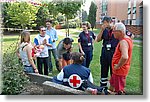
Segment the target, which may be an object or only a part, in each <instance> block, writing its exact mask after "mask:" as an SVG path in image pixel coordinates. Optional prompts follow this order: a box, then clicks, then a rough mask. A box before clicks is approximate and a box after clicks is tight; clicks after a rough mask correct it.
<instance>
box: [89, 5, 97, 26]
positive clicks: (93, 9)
mask: <svg viewBox="0 0 150 102" xmlns="http://www.w3.org/2000/svg"><path fill="white" fill-rule="evenodd" d="M96 11H97V6H96V5H95V3H94V2H91V6H90V10H89V16H88V21H89V22H90V24H91V28H92V29H93V28H94V27H95V22H96Z"/></svg>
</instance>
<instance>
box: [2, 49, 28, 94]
mask: <svg viewBox="0 0 150 102" xmlns="http://www.w3.org/2000/svg"><path fill="white" fill-rule="evenodd" d="M10 52H14V51H13V50H12V49H9V50H7V52H6V53H4V55H3V67H2V73H3V90H2V94H5V95H15V94H19V93H21V90H22V89H23V88H24V86H25V85H26V84H27V83H28V82H29V81H28V78H27V76H26V75H25V74H24V72H23V67H22V66H21V65H20V64H18V59H17V56H16V54H15V53H10Z"/></svg>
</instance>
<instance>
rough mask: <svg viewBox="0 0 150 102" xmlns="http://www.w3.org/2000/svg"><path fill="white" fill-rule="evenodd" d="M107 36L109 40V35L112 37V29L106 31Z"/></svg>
mask: <svg viewBox="0 0 150 102" xmlns="http://www.w3.org/2000/svg"><path fill="white" fill-rule="evenodd" d="M108 37H109V41H110V39H111V37H112V30H109V31H108Z"/></svg>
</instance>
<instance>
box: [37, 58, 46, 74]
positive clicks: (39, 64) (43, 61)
mask: <svg viewBox="0 0 150 102" xmlns="http://www.w3.org/2000/svg"><path fill="white" fill-rule="evenodd" d="M48 62H49V59H48V57H45V58H40V57H37V67H38V71H39V74H43V68H42V66H43V65H44V75H48Z"/></svg>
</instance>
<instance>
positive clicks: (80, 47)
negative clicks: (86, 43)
mask: <svg viewBox="0 0 150 102" xmlns="http://www.w3.org/2000/svg"><path fill="white" fill-rule="evenodd" d="M78 46H79V49H80V51H81V53H82V54H83V55H85V53H84V51H83V49H82V46H81V43H80V42H78Z"/></svg>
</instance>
